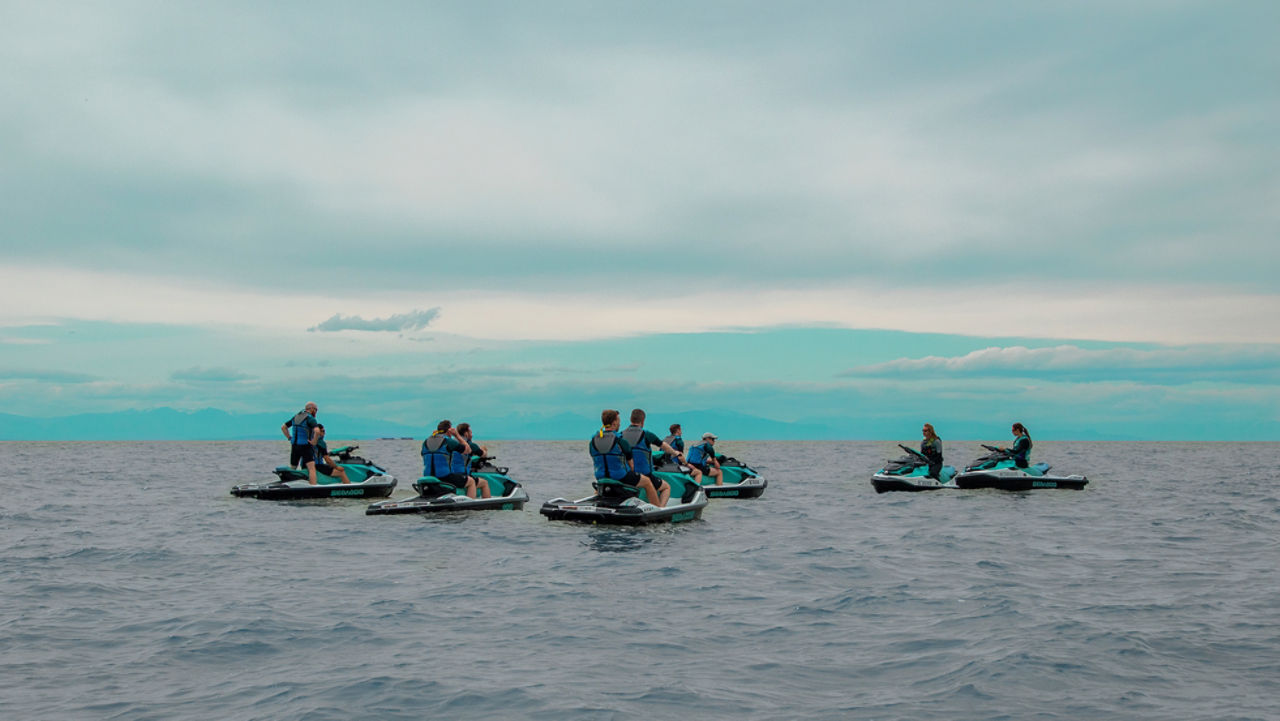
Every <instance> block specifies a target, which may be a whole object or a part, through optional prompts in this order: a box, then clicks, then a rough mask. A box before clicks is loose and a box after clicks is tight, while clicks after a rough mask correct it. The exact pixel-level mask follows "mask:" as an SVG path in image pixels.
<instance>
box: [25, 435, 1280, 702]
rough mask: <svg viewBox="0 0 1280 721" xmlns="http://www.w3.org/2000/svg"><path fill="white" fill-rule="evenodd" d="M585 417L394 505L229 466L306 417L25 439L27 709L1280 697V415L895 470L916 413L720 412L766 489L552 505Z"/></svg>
mask: <svg viewBox="0 0 1280 721" xmlns="http://www.w3.org/2000/svg"><path fill="white" fill-rule="evenodd" d="M330 445H331V446H332V445H338V444H337V443H336V442H335V443H331V444H330ZM360 445H361V451H362V453H363V455H366V456H367V457H369V458H370V459H372V460H374V461H375V462H378V463H380V464H381V465H383V466H384V467H387V468H388V469H389V470H390V471H391V472H392V473H393V474H395V475H396V476H397V477H399V478H400V479H401V486H400V488H399V489H398V490H397V493H396V495H397V496H399V495H409V491H408V483H409V481H411V480H412V479H413V478H414V477H416V475H417V471H419V470H420V469H421V465H420V462H419V459H418V455H417V448H416V443H414V442H412V441H361V442H360ZM583 445H584V444H583V443H576V442H575V443H561V442H498V443H493V444H491V448H490V450H491V452H493V453H495V454H496V455H498V456H499V457H500V461H499V462H500V463H501V464H503V465H508V466H510V467H511V475H512V476H513V477H515V478H517V479H518V480H522V481H524V482H525V484H526V487H527V488H528V491H529V494H530V497H531V499H532V502H531V503H530V504H529V506H528V507H527V508H526V509H525V510H524V511H522V512H510V511H508V512H479V513H473V514H471V515H456V514H455V515H435V516H429V515H423V516H379V517H367V516H365V515H364V507H365V504H366V502H363V501H358V500H338V501H319V502H298V503H277V502H268V501H257V500H249V499H238V498H233V497H231V496H230V495H228V489H229V488H230V487H231V486H232V485H233V484H236V483H240V482H245V481H251V480H261V479H266V478H268V477H269V469H270V468H272V467H274V466H275V465H276V464H277V463H279V462H282V461H283V460H284V458H285V457H286V454H287V448H286V447H285V446H284V444H283V443H282V442H280V443H276V442H239V443H224V442H218V443H0V454H2V455H0V499H2V501H0V502H2V503H3V506H2V511H0V536H2V538H3V546H4V553H3V555H2V556H0V599H2V600H3V603H2V604H0V718H4V719H130V720H136V719H220V720H227V719H272V720H274V721H280V720H287V719H308V720H311V719H315V720H319V719H355V718H371V719H423V718H447V719H472V718H474V719H503V718H521V719H548V720H551V719H554V720H556V721H564V720H572V719H721V718H723V719H882V720H886V721H887V720H894V719H903V720H907V719H910V720H912V721H927V720H932V719H938V720H940V721H942V720H945V721H957V720H960V719H1019V720H1021V719H1044V720H1049V719H1160V720H1161V721H1165V720H1168V719H1214V720H1215V721H1218V720H1224V719H1280V574H1278V572H1277V565H1278V564H1280V477H1278V471H1277V467H1278V464H1277V461H1280V444H1223V443H1214V444H1194V443H1161V444H1156V443H1054V442H1052V441H1043V442H1039V443H1038V444H1037V448H1036V459H1037V460H1043V461H1047V462H1050V463H1052V464H1053V465H1054V468H1055V471H1057V472H1062V473H1071V472H1080V473H1084V474H1086V475H1088V476H1089V478H1090V480H1091V484H1090V485H1089V487H1088V488H1087V489H1086V490H1083V491H1034V492H1029V493H1019V494H1011V493H1004V492H999V491H938V492H933V493H914V494H902V493H900V494H884V495H877V494H876V493H875V492H874V491H873V490H872V488H871V486H870V484H869V482H868V479H869V477H870V475H871V474H872V473H873V472H874V471H875V470H876V469H877V468H879V467H880V465H881V464H882V462H883V460H884V459H885V458H887V457H891V456H896V455H897V454H896V453H894V451H895V450H896V449H895V447H894V445H893V444H892V443H836V442H833V443H791V442H788V443H773V442H751V443H733V442H723V441H722V443H721V444H720V445H721V450H722V451H723V452H727V453H729V454H730V455H735V456H737V457H739V458H742V459H743V460H745V461H747V462H749V463H751V464H752V465H753V466H755V467H757V468H758V469H759V470H761V471H762V473H763V475H764V476H765V477H767V478H768V479H769V481H770V485H769V489H768V490H767V491H766V493H765V495H764V496H763V497H762V498H759V499H755V500H728V499H726V500H713V501H712V502H711V505H710V507H708V509H707V511H706V513H705V514H704V518H703V520H701V521H698V522H692V523H686V524H680V525H677V526H666V527H656V528H637V529H617V528H608V527H592V526H584V525H575V524H569V523H564V522H551V521H547V520H546V519H544V518H543V517H542V516H540V515H539V514H538V512H537V509H538V506H539V505H540V503H541V502H542V501H543V500H546V499H549V498H552V497H555V496H565V497H581V496H585V495H587V494H588V493H587V491H588V490H589V486H588V480H587V477H588V475H589V470H590V468H589V462H588V459H587V457H586V454H585V451H584V449H583ZM947 452H948V458H947V460H948V462H949V463H954V464H957V465H959V464H961V463H963V462H964V461H966V460H968V459H969V458H972V457H974V456H976V455H978V452H979V449H978V446H977V444H966V443H958V442H949V443H948V444H947Z"/></svg>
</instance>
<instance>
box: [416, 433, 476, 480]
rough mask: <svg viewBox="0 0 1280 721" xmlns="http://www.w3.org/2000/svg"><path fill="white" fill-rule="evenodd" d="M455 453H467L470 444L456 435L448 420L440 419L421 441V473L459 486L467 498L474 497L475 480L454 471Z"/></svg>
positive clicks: (469, 451)
mask: <svg viewBox="0 0 1280 721" xmlns="http://www.w3.org/2000/svg"><path fill="white" fill-rule="evenodd" d="M455 453H462V454H469V453H471V446H470V444H468V443H467V442H466V441H465V440H462V439H461V438H459V437H458V431H457V430H455V429H454V427H453V423H452V422H450V421H440V423H439V424H437V425H436V432H435V433H432V434H431V435H430V436H429V437H428V438H427V439H426V440H425V441H423V442H422V475H424V476H431V477H433V478H436V479H437V480H440V481H444V482H445V483H448V484H449V485H451V486H453V487H454V488H461V489H463V492H464V493H466V494H467V498H475V497H476V482H475V480H474V479H473V478H471V476H468V475H467V474H466V473H456V472H454V469H455V468H456V462H455V460H454V454H455Z"/></svg>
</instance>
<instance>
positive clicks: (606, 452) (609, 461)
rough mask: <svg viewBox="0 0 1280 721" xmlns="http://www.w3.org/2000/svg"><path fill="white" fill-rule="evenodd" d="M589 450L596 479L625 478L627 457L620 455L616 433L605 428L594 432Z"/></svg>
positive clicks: (627, 470)
mask: <svg viewBox="0 0 1280 721" xmlns="http://www.w3.org/2000/svg"><path fill="white" fill-rule="evenodd" d="M590 451H591V462H592V463H593V464H594V465H595V471H596V478H597V479H603V478H612V479H613V480H615V481H617V480H622V479H623V478H626V476H627V473H628V472H629V469H628V468H627V459H626V456H624V455H622V446H621V445H620V444H619V443H618V436H617V434H615V433H614V432H613V431H605V430H601V431H600V432H598V433H596V434H595V436H593V437H592V438H591V447H590Z"/></svg>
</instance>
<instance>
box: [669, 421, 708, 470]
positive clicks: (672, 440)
mask: <svg viewBox="0 0 1280 721" xmlns="http://www.w3.org/2000/svg"><path fill="white" fill-rule="evenodd" d="M667 430H669V431H671V435H669V436H667V437H666V438H663V439H662V442H663V443H666V444H667V445H669V446H671V447H672V448H674V449H675V450H676V456H675V457H677V458H678V457H679V456H680V454H682V453H684V429H683V428H681V427H680V424H679V423H672V424H671V426H670V427H669V428H668V429H667ZM671 457H672V456H671V454H667V455H666V456H665V457H664V458H663V460H664V461H666V460H670V459H671ZM686 467H687V468H688V469H689V475H690V476H693V482H694V483H701V482H702V471H700V470H698V469H697V468H696V467H694V466H686Z"/></svg>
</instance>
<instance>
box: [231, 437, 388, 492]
mask: <svg viewBox="0 0 1280 721" xmlns="http://www.w3.org/2000/svg"><path fill="white" fill-rule="evenodd" d="M357 448H359V446H354V445H353V446H342V447H341V448H335V449H333V450H331V451H329V455H330V456H333V458H334V459H335V460H337V462H338V465H339V466H341V467H342V468H343V470H345V471H346V472H347V479H348V480H350V481H351V482H350V483H343V482H342V481H340V480H338V479H337V478H335V477H333V476H326V475H324V474H323V473H317V474H316V485H314V486H313V485H311V483H310V482H309V481H308V478H307V471H306V469H305V468H304V469H302V470H298V469H296V468H291V467H290V466H277V467H276V469H275V470H274V471H272V472H273V473H275V474H276V476H277V480H275V481H268V482H266V483H244V484H241V485H238V486H235V487H233V488H232V489H231V495H233V496H239V497H241V498H259V499H262V500H266V501H296V500H304V499H309V498H386V497H387V496H389V495H391V492H392V491H393V490H395V487H396V478H395V476H393V475H391V474H390V473H387V471H386V469H384V468H382V467H380V466H378V465H377V464H375V463H374V462H373V461H370V460H368V459H367V458H361V457H359V456H356V455H354V451H355V450H356V449H357Z"/></svg>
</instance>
